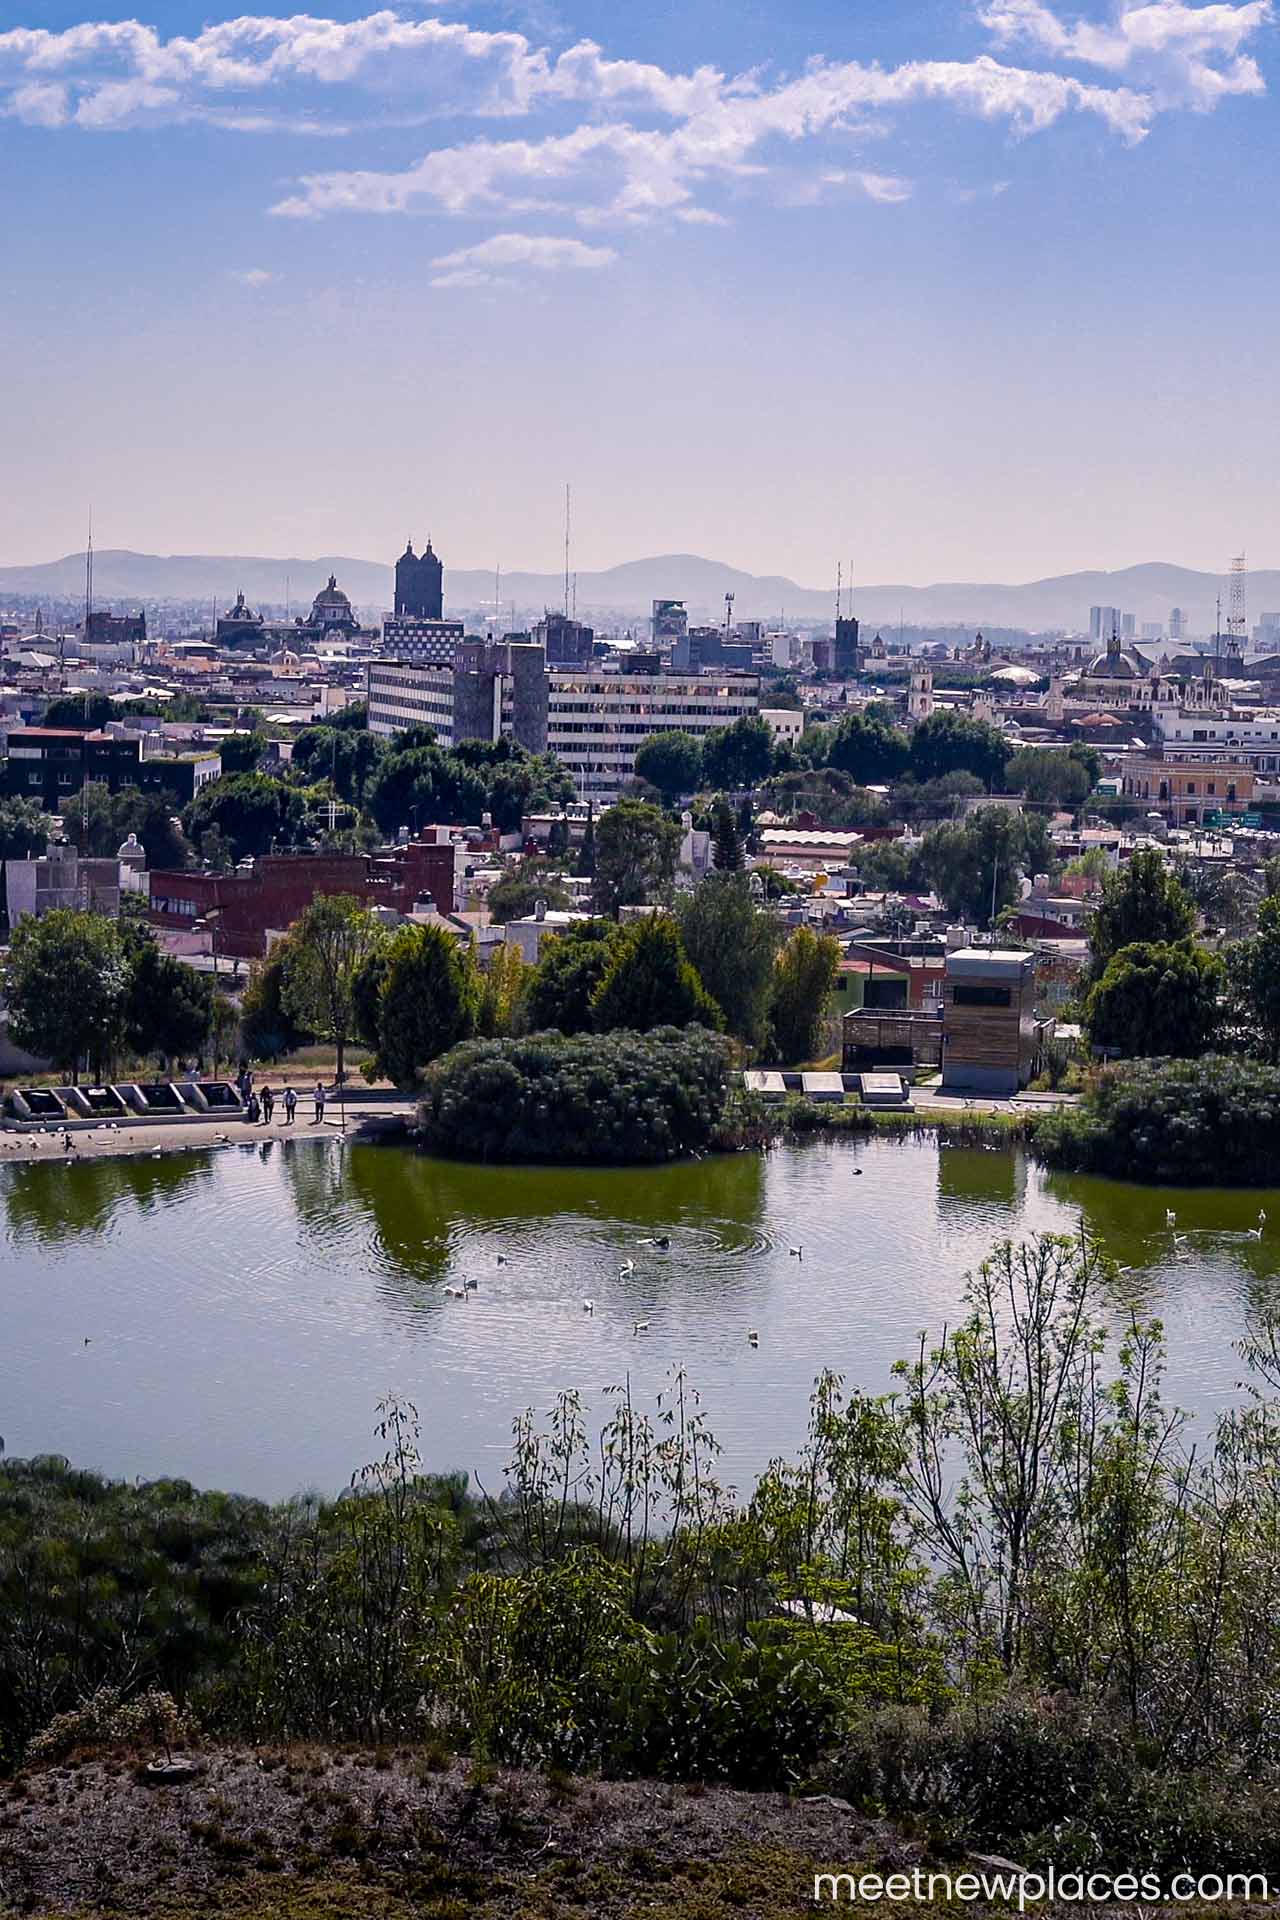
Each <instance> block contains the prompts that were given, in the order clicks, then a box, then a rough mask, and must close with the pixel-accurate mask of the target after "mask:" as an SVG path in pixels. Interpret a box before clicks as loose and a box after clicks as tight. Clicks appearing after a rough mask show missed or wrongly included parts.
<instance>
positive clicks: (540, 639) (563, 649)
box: [533, 612, 596, 667]
mask: <svg viewBox="0 0 1280 1920" xmlns="http://www.w3.org/2000/svg"><path fill="white" fill-rule="evenodd" d="M533 639H534V643H535V645H537V646H540V647H541V648H542V650H543V652H544V653H545V654H546V659H547V665H548V666H549V667H577V666H586V665H588V664H589V663H590V661H591V659H592V656H593V654H594V653H595V644H596V636H595V630H594V628H592V627H584V626H583V625H582V623H581V621H578V620H571V619H570V617H569V615H568V614H567V613H550V612H548V613H544V614H543V616H542V618H541V620H539V622H538V624H537V626H536V627H535V628H534V630H533Z"/></svg>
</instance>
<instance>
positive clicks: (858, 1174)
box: [853, 1167, 862, 1180]
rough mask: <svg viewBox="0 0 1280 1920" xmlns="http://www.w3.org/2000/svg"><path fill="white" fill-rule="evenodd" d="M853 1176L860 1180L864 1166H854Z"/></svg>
mask: <svg viewBox="0 0 1280 1920" xmlns="http://www.w3.org/2000/svg"><path fill="white" fill-rule="evenodd" d="M853 1177H854V1179H855V1180H858V1179H861V1177H862V1168H861V1167H855V1168H854V1170H853Z"/></svg>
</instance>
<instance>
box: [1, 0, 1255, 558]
mask: <svg viewBox="0 0 1280 1920" xmlns="http://www.w3.org/2000/svg"><path fill="white" fill-rule="evenodd" d="M1273 28H1274V19H1273V12H1272V8H1271V6H1270V5H1269V4H1267V0H1246V3H1245V4H1240V5H1227V4H1219V5H1205V6H1189V5H1184V4H1181V3H1180V0H1151V3H1150V4H1147V5H1144V6H1124V5H1119V6H1116V5H1112V6H1106V7H1100V6H1097V5H1093V6H1091V7H1089V8H1088V10H1087V11H1086V12H1084V13H1082V14H1081V13H1075V12H1072V13H1068V12H1066V11H1064V10H1052V9H1050V8H1049V7H1047V6H1043V5H1040V4H1038V0H982V3H981V4H978V5H970V4H965V3H962V4H945V5H944V4H939V5H932V4H930V5H928V6H923V5H922V6H918V7H916V8H912V9H907V10H903V9H901V8H892V7H889V6H888V5H886V4H883V3H882V0H874V4H871V5H868V6H866V7H864V8H863V9H862V10H861V13H860V15H859V18H858V19H857V20H856V21H854V22H851V21H849V20H848V19H847V18H846V17H845V16H844V15H843V13H842V12H841V11H840V10H838V9H837V8H835V7H834V5H832V4H830V0H799V4H797V5H795V6H793V7H789V8H788V9H787V12H786V17H785V18H781V17H770V18H766V17H764V16H762V15H748V16H746V17H745V18H740V19H734V20H731V21H726V20H725V19H724V17H723V10H721V9H717V8H714V7H712V6H711V5H710V4H708V0H694V4H692V5H689V6H685V7H683V8H681V9H679V10H676V9H674V8H668V7H655V8H652V9H650V10H649V11H648V12H647V13H645V14H643V15H632V16H629V17H627V18H625V19H614V18H613V17H612V14H611V10H608V9H605V8H604V7H603V6H601V5H600V4H599V0H574V3H573V4H572V5H568V6H565V7H563V8H561V9H558V10H557V9H551V10H548V9H544V8H540V7H537V6H531V7H528V8H521V7H511V6H493V5H481V4H472V5H468V6H465V7H463V6H457V7H448V8H442V9H440V10H438V11H437V10H429V9H426V8H423V7H420V6H400V7H398V8H394V9H385V10H378V11H375V10H374V9H372V8H371V7H368V6H365V7H360V6H350V7H330V8H326V9H325V10H324V13H323V17H322V16H321V14H320V12H319V11H317V13H316V14H315V15H313V16H291V17H286V16H283V15H282V16H279V17H276V16H271V15H267V14H262V15H260V16H257V17H253V18H241V19H238V20H236V19H232V18H224V19H219V18H218V17H217V16H209V17H208V18H207V19H206V17H205V16H203V15H201V14H199V13H198V12H197V11H196V9H195V8H194V6H192V5H187V4H182V3H178V0H163V3H162V4H161V3H159V0H156V3H154V4H152V5H151V6H149V7H146V8H144V9H142V21H141V24H139V23H137V22H130V21H120V20H111V19H107V18H103V17H98V16H97V15H96V14H95V13H94V12H93V11H91V10H87V9H86V8H85V7H84V6H83V4H80V5H76V4H72V0H52V4H43V5H42V6H41V8H40V25H39V26H38V27H37V26H35V25H33V24H32V25H25V26H18V27H15V28H12V29H9V30H6V31H2V32H0V177H2V178H3V181H4V186H3V188H0V192H3V194H4V196H5V200H4V204H5V207H6V212H7V216H8V217H7V220H6V229H7V232H8V233H9V235H10V239H11V248H10V281H9V291H10V299H9V301H8V302H7V303H6V306H5V312H4V318H3V321H0V329H2V331H0V340H3V343H4V349H5V353H6V358H7V362H8V364H9V365H10V366H11V368H13V369H14V370H15V373H16V375H17V377H16V378H15V379H14V381H13V382H12V391H11V394H10V400H9V407H8V409H7V419H6V450H7V453H8V457H9V464H10V467H11V471H14V472H18V473H20V474H21V477H22V484H21V486H20V487H18V488H15V489H12V492H13V493H14V494H15V495H16V496H17V497H15V498H11V499H10V502H9V510H8V512H7V513H6V515H5V516H4V520H3V523H2V526H0V563H4V564H20V563H24V562H35V561H38V560H43V559H48V558H50V557H52V556H54V555H56V554H60V553H65V552H67V551H70V550H72V549H73V548H74V547H75V546H76V545H77V544H78V543H79V542H80V541H81V540H82V539H83V526H84V518H85V510H86V506H87V503H88V502H89V501H90V500H92V502H93V506H94V514H95V537H96V539H97V540H98V541H99V543H100V544H102V545H103V546H119V547H125V546H132V547H138V548H142V547H145V548H146V549H149V550H152V551H155V550H160V549H163V550H167V551H170V552H188V553H191V552H200V551H205V552H208V551H216V550H223V551H234V550H237V549H239V550H243V551H250V552H270V551H273V550H274V551H284V552H289V551H293V552H308V551H310V552H326V551H328V552H332V551H347V552H357V553H368V554H370V555H371V556H372V555H374V554H380V553H385V551H386V548H387V537H386V528H387V527H388V526H392V527H395V528H397V529H398V530H400V529H401V528H402V523H403V528H402V531H403V532H404V533H407V532H409V531H414V532H415V536H416V537H418V538H419V539H421V538H425V536H426V534H427V533H428V532H430V533H431V534H432V535H433V537H434V538H435V539H436V542H437V545H438V546H440V547H442V548H444V547H447V548H448V550H449V551H450V553H451V554H453V555H455V556H457V558H458V560H459V562H461V563H462V564H464V565H469V566H473V567H482V566H484V565H485V563H486V560H487V559H488V557H489V555H490V554H492V558H493V560H494V561H495V562H501V563H502V564H503V565H504V566H506V567H512V568H516V567H519V568H530V569H533V568H537V569H539V570H541V569H546V570H547V571H551V570H553V569H554V567H555V565H556V560H557V557H558V556H559V554H560V552H561V550H562V541H563V491H562V489H563V484H564V481H565V480H566V479H571V480H572V482H573V487H574V515H573V517H574V552H575V564H576V565H578V566H580V567H581V568H582V569H584V570H586V569H591V568H607V567H609V566H611V565H614V564H616V563H618V562H621V561H625V560H627V559H629V558H632V557H633V556H635V555H636V554H638V553H643V552H651V553H660V552H672V551H678V552H690V551H693V552H704V553H716V554H721V555H723V556H724V557H725V558H726V560H728V561H730V562H731V563H733V564H736V565H740V566H743V567H757V568H767V569H768V570H770V571H773V570H776V571H778V572H781V573H785V574H789V575H791V576H792V577H793V578H795V579H798V580H802V581H806V582H809V583H812V584H815V585H816V584H819V583H820V582H821V581H822V580H823V579H824V578H825V577H826V576H827V575H828V574H829V573H831V572H833V570H834V564H835V556H838V555H845V556H847V558H846V559H845V562H844V564H845V565H846V567H847V566H849V565H850V564H851V563H852V565H853V567H854V569H855V573H856V575H859V576H860V577H861V578H863V579H879V580H889V579H899V580H902V581H904V582H912V583H916V584H921V585H922V584H925V583H927V582H929V581H931V580H932V581H936V580H943V579H968V580H980V579H983V578H988V579H1020V580H1034V579H1037V578H1042V577H1045V576H1047V575H1052V574H1057V573H1063V572H1067V571H1070V570H1072V569H1075V568H1079V567H1121V566H1125V565H1127V564H1129V563H1131V562H1132V561H1133V560H1134V558H1135V557H1136V556H1148V557H1161V556H1165V555H1174V556H1176V557H1177V558H1178V559H1179V560H1183V561H1185V562H1186V563H1187V564H1193V565H1198V566H1200V567H1203V568H1204V569H1205V570H1215V571H1216V570H1218V569H1220V568H1221V567H1222V566H1224V564H1225V559H1226V556H1227V555H1229V554H1230V553H1233V552H1235V551H1238V550H1239V549H1240V548H1241V547H1244V548H1246V549H1249V550H1256V551H1257V552H1258V554H1259V557H1260V558H1261V557H1264V556H1265V555H1266V554H1267V551H1268V548H1269V546H1270V537H1269V527H1268V524H1267V520H1266V517H1265V507H1264V502H1265V500H1266V490H1265V479H1264V471H1265V470H1264V467H1263V460H1264V457H1265V455H1264V449H1265V448H1266V446H1267V442H1268V440H1269V438H1270V437H1271V434H1272V433H1273V432H1274V430H1275V427H1276V424H1277V418H1276V415H1277V403H1276V396H1275V393H1274V390H1273V386H1272V383H1271V382H1270V381H1269V379H1268V371H1269V370H1268V368H1267V364H1266V349H1265V345H1264V343H1263V338H1262V329H1260V328H1259V327H1258V326H1257V325H1256V321H1255V319H1254V315H1255V313H1257V312H1264V311H1266V310H1267V306H1268V296H1269V295H1270V294H1271V293H1272V292H1273V291H1274V290H1275V282H1276V278H1277V269H1276V267H1275V266H1274V265H1273V264H1272V263H1271V261H1270V259H1269V252H1268V249H1267V248H1266V246H1265V242H1266V240H1267V239H1268V238H1269V233H1268V231H1267V228H1266V224H1265V222H1266V214H1265V205H1266V200H1265V195H1264V194H1262V193H1260V192H1254V193H1251V192H1250V191H1249V186H1250V182H1251V180H1252V181H1255V182H1257V181H1261V180H1263V179H1265V178H1266V177H1267V176H1268V173H1269V170H1270V168H1271V167H1273V165H1274V158H1275V143H1276V135H1275V130H1274V126H1273V124H1272V116H1270V115H1269V114H1268V113H1267V111H1266V103H1265V95H1266V91H1267V84H1268V77H1269V73H1270V69H1271V66H1272V65H1273V63H1274V58H1275V48H1274V34H1273ZM1241 262H1244V263H1245V264H1244V266H1243V267H1242V266H1241ZM428 520H429V522H430V524H429V525H428V524H426V522H427V521H428ZM401 537H402V534H401Z"/></svg>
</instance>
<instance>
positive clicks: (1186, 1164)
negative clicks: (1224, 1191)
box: [1035, 1055, 1280, 1187]
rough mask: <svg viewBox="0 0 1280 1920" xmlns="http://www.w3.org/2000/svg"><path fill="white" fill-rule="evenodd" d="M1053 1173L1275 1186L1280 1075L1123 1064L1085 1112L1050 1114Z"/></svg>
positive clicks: (1111, 1071)
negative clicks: (1063, 1170) (1057, 1170)
mask: <svg viewBox="0 0 1280 1920" xmlns="http://www.w3.org/2000/svg"><path fill="white" fill-rule="evenodd" d="M1035 1149H1036V1152H1037V1153H1038V1154H1039V1155H1040V1156H1041V1157H1042V1158H1043V1159H1045V1160H1047V1161H1048V1162H1049V1164H1050V1165H1051V1166H1057V1167H1066V1168H1070V1169H1073V1170H1075V1171H1078V1172H1085V1173H1103V1174H1109V1175H1111V1176H1112V1177H1115V1178H1119V1179H1126V1180H1149V1181H1154V1182H1157V1183H1170V1184H1178V1185H1182V1186H1219V1187H1221V1186H1229V1187H1249V1186H1270V1185H1272V1184H1273V1182H1274V1179H1275V1168H1276V1164H1277V1158H1278V1156H1280V1071H1277V1069H1276V1068H1274V1067H1269V1066H1265V1065H1263V1064H1261V1063H1260V1062H1257V1061H1253V1060H1236V1059H1227V1058H1224V1057H1222V1056H1217V1055H1208V1056H1206V1057H1205V1058H1204V1059H1202V1060H1151V1061H1141V1062H1125V1063H1123V1064H1121V1065H1119V1066H1116V1067H1110V1068H1107V1069H1105V1070H1104V1071H1103V1072H1102V1073H1100V1074H1099V1075H1098V1076H1097V1078H1096V1080H1095V1082H1094V1085H1093V1087H1092V1088H1091V1090H1090V1091H1089V1092H1088V1093H1087V1094H1086V1095H1085V1098H1084V1100H1083V1102H1082V1103H1081V1105H1080V1106H1079V1107H1078V1108H1076V1109H1075V1110H1073V1111H1063V1112H1061V1113H1054V1114H1048V1115H1046V1116H1045V1117H1044V1118H1043V1119H1042V1120H1041V1121H1040V1122H1039V1123H1038V1125H1037V1127H1036V1132H1035Z"/></svg>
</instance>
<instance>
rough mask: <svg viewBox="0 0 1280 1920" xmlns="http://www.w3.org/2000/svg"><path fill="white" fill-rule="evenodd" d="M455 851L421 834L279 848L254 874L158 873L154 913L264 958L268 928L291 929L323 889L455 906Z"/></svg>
mask: <svg viewBox="0 0 1280 1920" xmlns="http://www.w3.org/2000/svg"><path fill="white" fill-rule="evenodd" d="M453 876H454V850H453V847H452V846H451V845H449V844H445V845H443V846H438V845H434V844H431V843H428V842H426V841H422V840H414V841H411V842H410V843H409V845H408V846H404V847H391V848H389V849H388V850H387V851H386V852H385V853H377V854H367V853H274V854H268V855H266V856H264V857H263V858H262V859H260V860H255V861H254V863H253V870H252V872H236V873H163V872H157V873H152V874H151V875H150V876H149V879H150V888H151V898H150V917H151V924H152V926H154V927H164V928H167V929H168V930H169V931H171V932H180V933H191V932H195V931H201V930H203V931H207V932H208V934H209V951H210V952H216V953H218V954H225V955H227V956H228V957H230V958H234V959H239V960H257V959H260V958H261V956H262V955H263V954H264V953H265V952H266V950H267V934H268V932H279V931H281V930H282V929H284V928H286V927H291V926H292V925H293V923H294V921H295V920H297V919H298V918H299V917H300V916H301V915H302V914H303V913H305V912H306V910H307V908H308V907H309V906H310V905H311V902H312V901H313V900H314V899H315V898H316V897H317V895H319V894H322V893H323V894H332V893H348V894H352V895H354V897H355V898H356V899H357V900H360V901H362V902H363V903H364V905H365V906H368V907H390V908H392V909H393V910H394V911H396V912H397V913H409V912H411V911H412V909H413V908H414V907H415V906H417V905H418V903H419V902H420V901H422V900H428V901H430V902H431V904H432V905H433V906H434V907H435V908H436V909H437V911H438V912H440V913H452V912H453Z"/></svg>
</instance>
